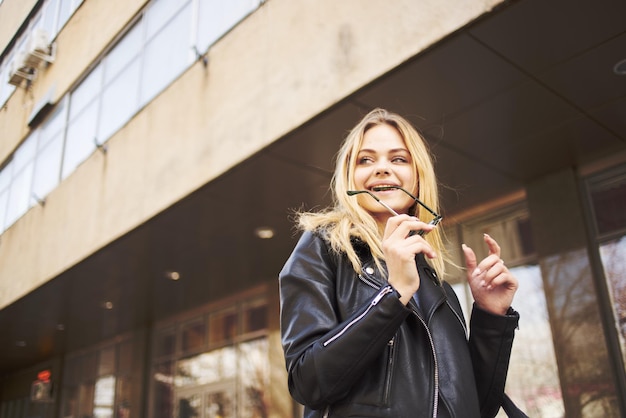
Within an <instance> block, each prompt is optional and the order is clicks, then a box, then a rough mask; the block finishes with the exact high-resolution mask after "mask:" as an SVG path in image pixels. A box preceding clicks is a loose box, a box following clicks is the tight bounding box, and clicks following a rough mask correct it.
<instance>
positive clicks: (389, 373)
mask: <svg viewBox="0 0 626 418" xmlns="http://www.w3.org/2000/svg"><path fill="white" fill-rule="evenodd" d="M395 339H396V338H395V337H393V338H392V339H390V340H389V342H388V343H387V346H388V347H389V360H387V380H386V381H385V390H384V393H383V402H384V404H385V405H387V404H389V393H390V392H391V376H392V375H393V373H392V370H393V360H394V355H395V347H396V344H395Z"/></svg>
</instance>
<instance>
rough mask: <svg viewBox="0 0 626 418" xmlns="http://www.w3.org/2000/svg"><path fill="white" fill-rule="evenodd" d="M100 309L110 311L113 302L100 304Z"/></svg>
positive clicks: (108, 301)
mask: <svg viewBox="0 0 626 418" xmlns="http://www.w3.org/2000/svg"><path fill="white" fill-rule="evenodd" d="M102 307H103V308H104V309H107V310H111V309H113V302H111V301H110V300H107V301H106V302H104V303H103V304H102Z"/></svg>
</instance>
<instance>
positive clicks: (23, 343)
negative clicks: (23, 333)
mask: <svg viewBox="0 0 626 418" xmlns="http://www.w3.org/2000/svg"><path fill="white" fill-rule="evenodd" d="M15 345H16V346H18V347H26V341H24V340H19V341H16V342H15Z"/></svg>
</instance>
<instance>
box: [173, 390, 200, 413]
mask: <svg viewBox="0 0 626 418" xmlns="http://www.w3.org/2000/svg"><path fill="white" fill-rule="evenodd" d="M201 407H202V398H201V397H200V395H191V396H187V397H185V398H180V399H179V400H178V418H193V417H201V415H200V412H201Z"/></svg>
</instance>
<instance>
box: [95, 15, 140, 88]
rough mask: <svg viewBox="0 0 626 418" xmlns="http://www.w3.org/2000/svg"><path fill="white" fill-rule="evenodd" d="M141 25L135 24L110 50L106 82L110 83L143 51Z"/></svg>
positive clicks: (107, 58) (107, 57) (105, 63)
mask: <svg viewBox="0 0 626 418" xmlns="http://www.w3.org/2000/svg"><path fill="white" fill-rule="evenodd" d="M141 46H142V42H141V25H140V24H137V25H135V26H134V27H133V28H132V29H131V30H130V31H129V32H128V33H127V34H126V35H124V38H122V40H120V41H119V42H118V43H117V45H115V47H113V49H112V50H111V52H109V54H108V55H107V56H106V58H105V59H104V60H103V62H104V64H103V65H104V83H105V84H108V83H109V82H110V81H111V80H112V79H113V78H115V76H116V75H117V74H119V72H120V71H122V70H123V69H124V67H126V66H127V65H128V64H129V63H130V62H131V61H132V60H134V59H135V58H136V57H137V55H138V54H139V52H140V51H141Z"/></svg>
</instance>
